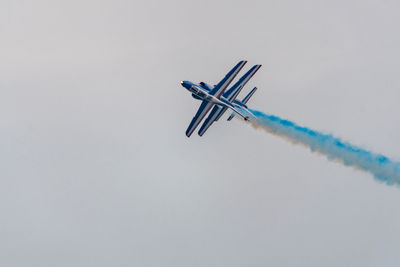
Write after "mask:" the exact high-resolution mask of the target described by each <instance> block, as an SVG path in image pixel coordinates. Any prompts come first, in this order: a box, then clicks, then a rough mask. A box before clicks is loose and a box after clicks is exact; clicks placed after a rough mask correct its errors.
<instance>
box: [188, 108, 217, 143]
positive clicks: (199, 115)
mask: <svg viewBox="0 0 400 267" xmlns="http://www.w3.org/2000/svg"><path fill="white" fill-rule="evenodd" d="M213 105H214V103H211V102H208V101H203V103H201V105H200V107H199V109H198V110H197V113H196V115H195V116H194V117H193V119H192V121H191V122H190V124H189V127H188V128H187V130H186V136H187V137H190V135H191V134H192V133H193V132H194V130H195V129H196V127H197V126H198V125H199V124H200V122H201V120H202V119H203V118H204V117H205V116H206V114H207V112H208V111H209V110H210V109H211V107H212V106H213Z"/></svg>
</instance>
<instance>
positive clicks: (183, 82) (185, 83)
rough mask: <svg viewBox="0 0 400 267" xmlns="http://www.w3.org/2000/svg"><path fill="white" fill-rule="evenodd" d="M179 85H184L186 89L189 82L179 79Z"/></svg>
mask: <svg viewBox="0 0 400 267" xmlns="http://www.w3.org/2000/svg"><path fill="white" fill-rule="evenodd" d="M181 85H182V86H183V87H185V88H186V89H188V88H189V83H188V82H187V81H181Z"/></svg>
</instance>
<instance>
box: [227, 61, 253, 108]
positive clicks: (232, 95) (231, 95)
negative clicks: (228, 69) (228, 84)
mask: <svg viewBox="0 0 400 267" xmlns="http://www.w3.org/2000/svg"><path fill="white" fill-rule="evenodd" d="M260 68H261V65H254V66H253V67H252V68H251V69H250V70H249V71H248V72H246V74H245V75H243V76H242V77H241V78H240V79H239V81H237V83H235V84H234V85H233V86H232V88H230V89H229V90H227V91H226V92H225V93H224V94H223V96H224V97H225V98H226V99H228V100H229V101H230V102H232V101H233V100H235V99H236V97H237V96H238V94H239V93H240V91H241V90H242V89H243V87H244V86H245V85H246V83H247V82H248V81H249V80H250V79H251V78H252V77H253V75H254V74H256V72H257V71H258V70H259V69H260Z"/></svg>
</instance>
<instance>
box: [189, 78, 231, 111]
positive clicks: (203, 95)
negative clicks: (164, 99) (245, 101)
mask: <svg viewBox="0 0 400 267" xmlns="http://www.w3.org/2000/svg"><path fill="white" fill-rule="evenodd" d="M181 84H182V86H183V87H185V88H186V89H187V90H188V91H189V92H191V93H192V96H193V98H195V99H198V100H205V101H208V102H211V103H214V104H217V105H221V106H225V107H226V106H230V105H229V104H230V103H229V101H228V100H227V99H225V98H224V97H222V96H220V98H217V97H215V96H213V95H211V94H210V93H209V91H208V90H207V89H206V88H204V87H202V86H201V85H199V84H195V83H192V82H189V81H181Z"/></svg>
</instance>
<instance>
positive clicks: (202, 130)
mask: <svg viewBox="0 0 400 267" xmlns="http://www.w3.org/2000/svg"><path fill="white" fill-rule="evenodd" d="M226 109H227V108H226V107H222V106H219V105H215V106H214V108H213V109H212V111H211V112H210V115H208V117H207V119H206V120H205V122H204V123H203V125H201V128H200V130H199V135H200V136H203V134H204V133H205V132H206V131H207V129H208V128H210V126H211V124H212V123H213V122H214V121H215V120H216V118H217V117H218V116H219V115H220V114H221V115H222V113H223V112H225V110H226Z"/></svg>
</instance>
